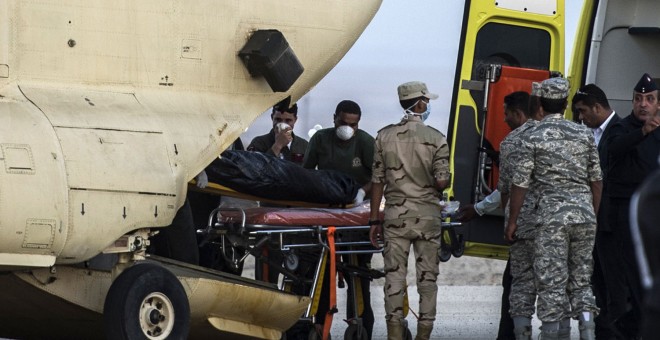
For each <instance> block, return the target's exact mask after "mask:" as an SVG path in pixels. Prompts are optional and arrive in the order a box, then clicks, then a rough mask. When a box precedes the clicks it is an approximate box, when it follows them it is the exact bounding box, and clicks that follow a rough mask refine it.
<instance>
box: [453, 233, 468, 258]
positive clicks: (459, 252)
mask: <svg viewBox="0 0 660 340" xmlns="http://www.w3.org/2000/svg"><path fill="white" fill-rule="evenodd" d="M464 252H465V240H464V239H463V235H462V234H458V235H456V245H454V244H452V245H451V254H452V255H453V256H454V257H457V258H458V257H461V256H463V253H464Z"/></svg>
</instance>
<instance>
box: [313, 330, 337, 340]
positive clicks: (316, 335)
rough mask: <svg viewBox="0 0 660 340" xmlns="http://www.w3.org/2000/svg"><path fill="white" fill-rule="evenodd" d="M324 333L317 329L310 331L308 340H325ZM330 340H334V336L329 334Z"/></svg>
mask: <svg viewBox="0 0 660 340" xmlns="http://www.w3.org/2000/svg"><path fill="white" fill-rule="evenodd" d="M321 333H322V332H319V331H318V330H317V329H316V327H314V328H312V329H310V330H309V334H308V336H307V339H308V340H321V339H323V334H321ZM328 340H332V335H331V334H328Z"/></svg>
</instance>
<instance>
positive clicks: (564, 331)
mask: <svg viewBox="0 0 660 340" xmlns="http://www.w3.org/2000/svg"><path fill="white" fill-rule="evenodd" d="M558 334H559V340H571V319H563V320H561V321H559V333H558Z"/></svg>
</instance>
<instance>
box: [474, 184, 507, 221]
mask: <svg viewBox="0 0 660 340" xmlns="http://www.w3.org/2000/svg"><path fill="white" fill-rule="evenodd" d="M501 202H502V195H501V194H500V192H499V191H498V190H497V189H495V190H494V191H493V192H491V193H490V195H488V196H486V197H485V198H484V199H483V200H481V201H479V203H477V204H475V205H474V211H476V212H477V214H479V216H483V214H485V213H490V212H493V211H495V209H497V207H499V206H500V204H501Z"/></svg>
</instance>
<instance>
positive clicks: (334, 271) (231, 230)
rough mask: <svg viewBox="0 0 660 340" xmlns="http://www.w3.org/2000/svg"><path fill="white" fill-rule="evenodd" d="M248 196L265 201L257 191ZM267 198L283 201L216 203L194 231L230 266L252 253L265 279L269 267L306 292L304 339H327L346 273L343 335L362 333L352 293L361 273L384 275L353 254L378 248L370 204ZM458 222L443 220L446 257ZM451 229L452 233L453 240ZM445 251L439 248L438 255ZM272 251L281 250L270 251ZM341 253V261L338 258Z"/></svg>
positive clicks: (285, 285) (285, 286) (286, 285)
mask: <svg viewBox="0 0 660 340" xmlns="http://www.w3.org/2000/svg"><path fill="white" fill-rule="evenodd" d="M213 186H215V185H214V184H213V183H211V184H210V189H211V190H214V188H213ZM216 189H217V188H216ZM222 190H223V195H230V196H232V197H240V198H246V196H245V195H242V194H238V193H234V192H231V191H228V190H231V189H227V188H222ZM207 192H208V191H207ZM250 199H253V200H258V201H261V202H262V203H263V202H264V201H263V200H260V199H259V198H257V197H251V198H250ZM270 203H277V204H279V205H281V207H249V208H226V207H219V208H217V209H215V210H214V211H213V212H212V213H211V214H210V216H209V221H208V225H207V227H206V229H200V230H198V234H200V235H203V241H202V242H213V243H214V244H216V245H217V246H218V247H219V248H220V249H221V251H220V253H221V254H222V256H223V257H224V259H225V260H226V261H227V262H228V263H229V264H230V265H231V266H232V267H234V268H238V267H240V266H242V263H243V261H245V260H246V258H247V257H248V256H254V257H255V259H256V260H257V261H255V262H256V263H257V266H260V267H261V268H260V269H261V272H262V275H261V276H262V278H263V279H264V280H265V279H267V278H268V277H269V271H271V270H275V271H277V272H278V273H279V274H281V275H282V276H283V279H282V280H281V283H280V286H279V287H280V289H282V290H286V291H291V292H293V293H295V294H298V295H308V296H309V297H310V298H311V301H312V302H311V303H310V305H309V307H308V308H307V310H306V311H305V313H303V315H302V316H301V319H300V321H301V322H300V324H302V325H311V327H310V328H309V329H308V331H309V335H308V337H307V338H308V339H319V338H322V339H328V337H329V332H330V328H331V324H332V318H333V315H334V314H335V313H336V312H337V311H338V309H337V301H336V289H337V285H338V283H337V282H338V280H335V277H336V276H339V285H340V286H341V285H342V283H343V280H342V276H344V277H347V279H348V280H351V282H352V284H351V285H349V287H352V288H353V291H352V294H351V295H352V296H353V297H354V303H353V309H354V310H353V315H355V316H356V317H355V318H352V319H349V320H346V322H347V323H348V328H347V329H346V332H345V337H344V338H345V339H363V337H364V338H366V337H365V336H366V330H365V328H364V327H363V326H362V320H361V315H362V311H363V307H364V306H362V305H361V299H358V298H356V297H357V296H359V294H361V289H359V287H360V286H359V285H360V281H361V280H360V278H366V279H369V280H372V279H374V278H379V277H382V276H384V273H382V272H380V271H377V270H372V269H367V268H364V267H360V266H357V265H356V260H355V258H356V255H358V254H373V253H379V252H381V251H382V249H381V248H374V247H373V246H372V245H371V242H370V240H369V236H368V235H369V228H370V227H369V225H368V220H369V216H370V207H369V204H368V203H366V204H361V205H357V206H353V207H348V208H344V209H342V208H327V207H311V206H310V205H309V204H306V207H298V206H295V204H296V203H295V202H281V201H278V202H270ZM380 219H382V210H381V216H380ZM458 225H460V223H456V222H450V221H449V219H447V220H446V221H445V222H442V228H443V229H445V230H446V231H448V233H446V234H447V235H445V237H443V241H442V243H443V247H445V248H446V249H444V250H443V251H444V252H445V253H447V254H449V257H451V255H452V254H453V255H454V256H460V255H461V254H460V252H461V251H460V249H457V248H459V245H460V243H461V242H459V241H460V240H458V239H456V234H455V233H454V232H453V227H455V226H458ZM451 235H454V236H453V237H454V238H455V239H453V240H452V238H451V237H452V236H451ZM452 244H453V247H452V246H451V245H452ZM443 251H441V254H439V255H440V257H441V259H442V258H443V255H442V252H443ZM275 254H278V255H279V256H273V255H275ZM342 255H343V257H344V261H341V260H340V257H342ZM445 257H446V256H445ZM448 259H449V258H448V257H446V260H448ZM326 267H329V270H326ZM324 275H329V280H328V282H329V309H328V312H327V314H326V315H325V321H324V322H323V325H324V327H323V330H322V332H318V331H317V330H316V329H315V328H314V327H313V325H314V315H315V314H316V312H317V310H318V307H319V302H320V301H319V298H320V292H321V289H322V283H323V281H324V280H323V278H324V277H323V276H324ZM356 287H357V288H356ZM319 333H320V334H319ZM363 334H364V335H363Z"/></svg>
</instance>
